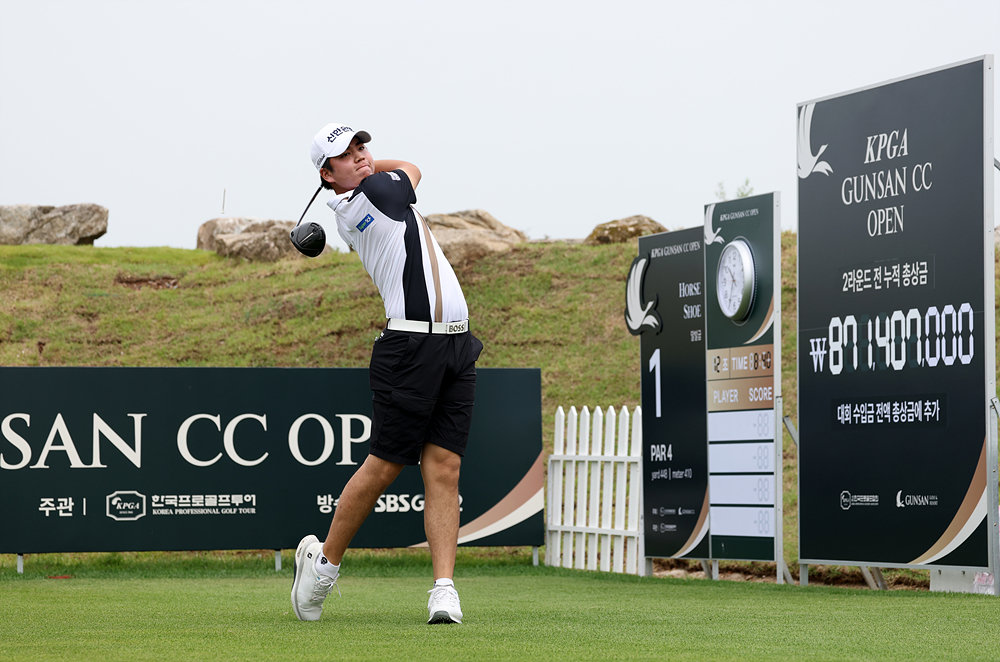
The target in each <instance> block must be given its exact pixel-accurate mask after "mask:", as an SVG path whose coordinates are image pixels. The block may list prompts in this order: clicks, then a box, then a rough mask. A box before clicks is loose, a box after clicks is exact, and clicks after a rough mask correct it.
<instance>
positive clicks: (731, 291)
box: [715, 239, 757, 322]
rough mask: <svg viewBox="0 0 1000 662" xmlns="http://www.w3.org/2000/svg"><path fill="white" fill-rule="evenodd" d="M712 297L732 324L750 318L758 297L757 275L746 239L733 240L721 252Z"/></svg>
mask: <svg viewBox="0 0 1000 662" xmlns="http://www.w3.org/2000/svg"><path fill="white" fill-rule="evenodd" d="M715 295H716V297H717V298H718V300H719V308H721V309H722V314H723V315H725V316H726V317H728V318H729V319H731V320H733V321H734V322H742V321H744V320H746V318H747V317H749V316H750V308H751V307H752V306H753V301H754V297H755V296H756V295H757V272H756V270H755V269H754V264H753V252H751V250H750V244H748V243H747V242H746V240H745V239H734V240H733V241H731V242H729V243H728V244H727V245H726V247H725V248H723V249H722V255H720V256H719V270H718V272H717V273H716V279H715Z"/></svg>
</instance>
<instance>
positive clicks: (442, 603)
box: [427, 584, 462, 624]
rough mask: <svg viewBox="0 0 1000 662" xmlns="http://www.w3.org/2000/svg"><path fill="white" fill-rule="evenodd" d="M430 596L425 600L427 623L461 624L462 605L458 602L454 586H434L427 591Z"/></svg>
mask: <svg viewBox="0 0 1000 662" xmlns="http://www.w3.org/2000/svg"><path fill="white" fill-rule="evenodd" d="M427 592H428V593H430V594H431V597H430V599H428V600H427V613H428V615H429V618H428V619H427V622H428V623H431V624H433V623H461V622H462V605H461V603H460V602H459V600H458V591H456V590H455V586H454V584H446V585H443V586H434V588H432V589H431V590H429V591H427Z"/></svg>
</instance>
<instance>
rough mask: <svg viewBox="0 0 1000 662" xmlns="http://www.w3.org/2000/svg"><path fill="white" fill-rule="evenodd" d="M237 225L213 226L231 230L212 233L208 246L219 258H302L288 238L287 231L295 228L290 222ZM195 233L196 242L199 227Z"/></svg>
mask: <svg viewBox="0 0 1000 662" xmlns="http://www.w3.org/2000/svg"><path fill="white" fill-rule="evenodd" d="M223 220H225V219H223ZM240 225H241V224H240V223H235V224H232V225H229V224H219V225H218V226H217V229H234V230H235V231H234V232H217V233H215V234H214V235H212V245H213V247H214V250H215V252H216V253H218V254H219V255H222V256H223V257H242V258H245V259H247V260H250V261H252V262H274V261H276V260H280V259H282V258H286V257H303V255H302V254H301V253H299V252H298V251H297V250H295V246H293V245H292V242H291V240H290V239H289V238H288V233H289V232H291V231H292V228H293V227H295V223H293V222H292V221H251V222H249V223H248V224H246V225H244V226H242V227H240ZM203 227H204V226H203ZM198 234H199V243H200V242H201V231H200V230H199V232H198Z"/></svg>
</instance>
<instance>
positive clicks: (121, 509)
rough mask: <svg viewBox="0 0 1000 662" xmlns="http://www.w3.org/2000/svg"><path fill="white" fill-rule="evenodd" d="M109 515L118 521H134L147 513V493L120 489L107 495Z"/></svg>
mask: <svg viewBox="0 0 1000 662" xmlns="http://www.w3.org/2000/svg"><path fill="white" fill-rule="evenodd" d="M107 506H108V508H107V515H108V517H110V518H111V519H113V520H115V521H116V522H132V521H135V520H137V519H139V518H140V517H144V516H145V515H146V495H145V494H140V493H139V492H136V491H135V490H119V491H117V492H114V493H113V494H109V495H108V497H107Z"/></svg>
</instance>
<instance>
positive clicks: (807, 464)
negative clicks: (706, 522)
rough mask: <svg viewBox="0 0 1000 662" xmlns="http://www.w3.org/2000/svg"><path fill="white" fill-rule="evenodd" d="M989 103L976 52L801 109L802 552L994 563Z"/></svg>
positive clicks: (820, 557)
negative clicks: (964, 59)
mask: <svg viewBox="0 0 1000 662" xmlns="http://www.w3.org/2000/svg"><path fill="white" fill-rule="evenodd" d="M992 99H993V61H992V57H990V56H986V57H982V58H978V59H975V60H971V61H967V62H963V63H959V64H956V65H953V66H949V67H945V68H941V69H937V70H934V71H930V72H925V73H921V74H917V75H914V76H911V77H907V78H903V79H899V80H896V81H892V82H889V83H885V84H882V85H877V86H873V87H870V88H865V89H861V90H857V91H853V92H848V93H845V94H842V95H837V96H832V97H828V98H825V99H821V100H817V101H811V102H807V103H803V104H800V105H799V107H798V150H797V151H798V175H799V235H798V269H799V277H798V287H799V290H798V374H799V431H800V446H799V556H800V559H801V560H802V562H803V563H846V564H872V565H882V566H890V565H897V566H925V565H928V564H936V565H944V566H962V567H987V566H990V565H991V564H990V558H989V557H990V551H989V548H990V547H991V546H992V545H994V544H995V543H994V542H990V541H989V540H988V533H990V528H989V526H988V515H987V513H988V512H990V513H992V515H990V517H989V520H990V521H992V522H993V523H994V524H995V521H996V513H997V500H996V473H995V470H996V464H997V458H996V448H995V436H994V433H993V432H992V431H989V432H988V424H989V413H988V403H989V400H990V398H992V397H994V395H995V390H996V389H995V377H994V369H995V367H994V356H993V355H994V342H995V333H994V301H993V299H994V291H993V289H994V286H993V279H994V268H993V241H992V237H993V191H992V187H993V173H992V165H993V154H992V145H993V136H992V127H993V113H992ZM990 535H991V536H992V538H994V539H995V538H996V537H997V533H996V530H995V529H994V530H993V531H992V533H991V534H990Z"/></svg>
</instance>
